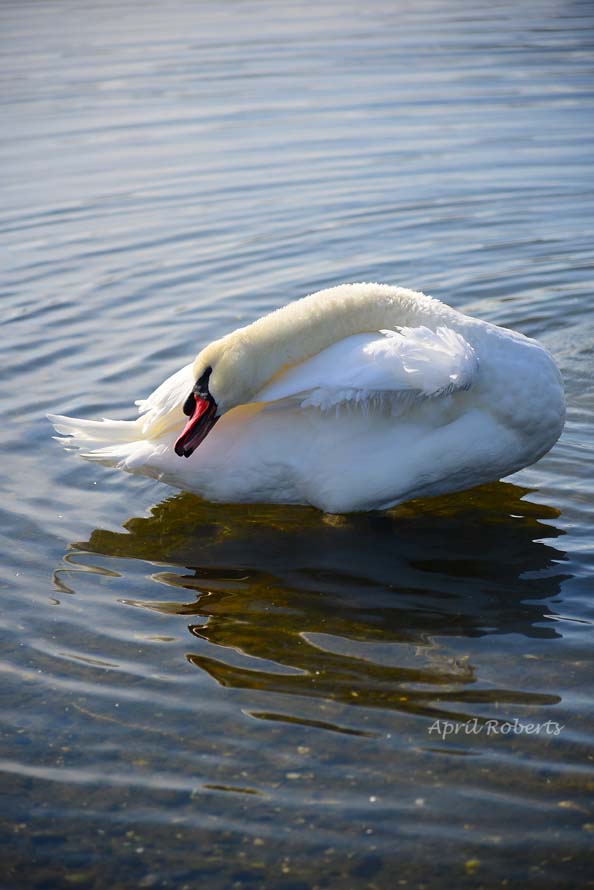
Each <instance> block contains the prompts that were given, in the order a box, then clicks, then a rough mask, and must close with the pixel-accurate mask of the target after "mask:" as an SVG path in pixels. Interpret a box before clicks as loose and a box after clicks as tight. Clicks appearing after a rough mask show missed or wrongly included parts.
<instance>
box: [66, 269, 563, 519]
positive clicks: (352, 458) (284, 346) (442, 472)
mask: <svg viewBox="0 0 594 890" xmlns="http://www.w3.org/2000/svg"><path fill="white" fill-rule="evenodd" d="M207 367H208V368H212V375H211V378H210V392H211V393H212V396H213V397H214V399H216V402H217V404H218V406H219V412H220V413H221V414H222V416H221V419H220V420H219V422H218V423H217V425H216V426H215V427H214V428H213V429H212V430H211V432H210V433H209V434H208V436H207V437H206V439H205V440H204V441H203V442H202V443H201V444H200V445H199V446H198V447H197V449H196V451H195V452H194V453H193V454H192V455H191V457H190V458H189V459H188V460H185V459H183V458H180V457H179V456H178V455H177V454H176V453H175V452H174V450H173V444H174V442H175V440H176V439H177V437H178V436H179V434H180V432H181V430H182V428H183V427H184V423H185V421H186V417H185V415H184V413H183V410H182V408H183V405H184V402H185V400H186V398H187V397H188V394H189V393H190V391H191V390H192V387H193V386H194V383H195V381H196V379H197V378H198V377H200V375H201V374H202V373H203V372H204V371H205V369H206V368H207ZM136 404H137V406H138V409H139V412H140V415H139V417H138V418H137V419H136V420H134V421H111V420H103V421H85V420H76V419H72V418H67V417H58V416H52V417H51V418H50V419H51V420H52V422H53V423H54V426H55V428H56V430H57V432H58V433H60V434H62V435H63V436H68V437H70V438H66V439H62V440H61V441H62V442H63V443H64V444H65V445H71V446H75V447H78V448H79V449H80V450H81V453H82V455H83V456H84V457H86V458H88V459H90V460H96V461H100V462H102V463H105V464H108V465H111V466H117V467H119V468H121V469H124V470H127V471H129V472H136V473H145V474H147V475H151V476H155V477H157V478H160V479H162V480H163V481H165V482H168V483H170V484H172V485H174V486H176V487H179V488H183V489H186V490H190V491H195V492H197V493H199V494H201V495H203V496H204V497H206V498H209V499H212V500H222V501H252V502H254V501H260V502H262V501H266V502H277V503H309V504H313V505H314V506H317V507H319V508H321V509H323V510H326V511H330V512H346V511H349V510H366V509H378V508H386V507H388V506H391V505H393V504H395V503H398V502H400V501H403V500H406V499H409V498H412V497H417V496H421V495H432V494H441V493H445V492H448V491H455V490H459V489H464V488H468V487H470V486H473V485H476V484H479V483H482V482H487V481H491V480H493V479H498V478H501V477H502V476H505V475H508V474H509V473H511V472H513V471H515V470H517V469H519V468H521V467H523V466H526V465H527V464H529V463H532V462H534V461H535V460H537V459H538V458H539V457H541V456H542V455H543V454H544V453H546V451H548V450H549V449H550V448H551V447H552V445H553V444H554V443H555V441H556V440H557V438H558V436H559V434H560V432H561V429H562V427H563V421H564V410H565V409H564V398H563V390H562V386H561V381H560V376H559V373H558V371H557V368H556V366H555V364H554V362H553V360H552V358H551V356H550V355H549V353H548V352H547V351H546V350H545V349H544V348H543V347H542V346H541V345H540V344H538V343H536V341H534V340H530V339H528V338H526V337H524V336H522V335H521V334H517V333H514V332H512V331H508V330H506V329H504V328H499V327H496V326H494V325H490V324H488V323H486V322H482V321H478V320H477V319H472V318H469V317H468V316H464V315H461V314H460V313H458V312H456V311H455V310H453V309H451V308H450V307H447V306H445V305H444V304H443V303H440V302H439V301H437V300H433V299H431V298H429V297H426V296H424V295H423V294H417V293H415V292H413V291H408V290H405V289H403V288H392V287H389V286H387V285H367V284H359V285H342V286H341V287H338V288H331V289H329V290H327V291H321V292H319V293H317V294H312V295H311V296H309V297H306V298H304V299H303V300H299V301H297V302H296V303H292V304H289V305H288V306H286V307H284V308H283V309H280V310H278V311H277V312H275V313H272V314H271V315H269V316H265V317H264V318H262V319H259V320H258V321H257V322H254V323H253V324H252V325H248V326H247V327H245V328H241V329H239V330H238V331H235V332H232V333H231V334H228V335H227V336H226V337H224V338H222V339H221V340H218V341H216V342H215V343H212V344H210V345H209V346H208V347H206V348H205V349H204V350H203V351H202V352H201V353H200V354H199V355H198V357H197V359H196V360H195V361H194V362H192V363H191V364H188V365H186V366H185V367H183V368H182V369H181V370H180V371H178V372H177V373H176V374H174V375H173V376H172V377H170V378H169V379H168V380H166V381H165V382H164V383H162V384H161V386H159V387H158V389H156V390H155V391H154V392H153V393H152V394H151V395H150V396H149V397H148V398H147V399H143V400H139V401H137V402H136Z"/></svg>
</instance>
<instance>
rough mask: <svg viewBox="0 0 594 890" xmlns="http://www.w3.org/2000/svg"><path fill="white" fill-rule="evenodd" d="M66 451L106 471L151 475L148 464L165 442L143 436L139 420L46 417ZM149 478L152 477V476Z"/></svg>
mask: <svg viewBox="0 0 594 890" xmlns="http://www.w3.org/2000/svg"><path fill="white" fill-rule="evenodd" d="M48 419H49V420H50V422H51V423H52V424H53V426H54V429H55V430H56V432H57V433H59V435H58V436H54V438H55V439H56V441H57V442H59V443H60V444H61V445H63V446H64V447H65V448H76V449H78V452H79V454H80V456H81V457H84V458H85V459H86V460H92V461H96V462H97V463H100V464H104V466H107V467H117V468H118V469H120V470H127V471H128V472H130V473H134V472H150V470H149V466H148V465H149V463H153V462H154V459H155V457H157V455H158V454H159V453H160V452H161V451H164V450H165V449H166V448H167V444H166V443H165V441H163V440H161V441H159V440H155V439H148V438H146V437H145V435H143V428H142V419H141V418H138V419H137V420H108V419H107V418H104V419H103V420H80V419H78V418H76V417H64V416H62V415H60V414H48ZM151 475H153V474H152V473H151Z"/></svg>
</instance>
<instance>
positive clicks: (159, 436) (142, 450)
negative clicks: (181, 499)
mask: <svg viewBox="0 0 594 890" xmlns="http://www.w3.org/2000/svg"><path fill="white" fill-rule="evenodd" d="M192 380H193V377H192V365H191V364H189V365H186V366H185V367H183V368H181V370H179V371H177V372H176V373H175V374H173V375H172V376H171V377H169V378H168V379H167V380H165V381H164V382H163V383H162V384H161V386H159V387H158V389H156V390H155V391H154V392H153V393H151V395H150V396H149V397H148V398H147V399H140V400H139V401H137V402H136V405H137V407H138V411H139V414H140V416H139V417H137V418H136V420H108V419H107V418H104V419H103V420H80V419H78V418H76V417H64V416H63V415H60V414H48V415H47V416H48V419H49V420H50V422H51V423H52V424H53V425H54V428H55V430H56V432H57V433H59V435H58V436H56V437H55V438H56V440H57V441H58V442H60V444H61V445H64V447H65V448H77V449H78V451H79V453H80V456H81V457H84V458H86V459H87V460H93V461H97V462H98V463H101V464H105V466H108V467H118V469H120V470H128V471H129V472H131V473H135V472H136V473H138V472H142V473H148V474H150V475H158V474H157V473H156V471H155V470H154V467H155V465H161V464H162V463H163V460H164V456H165V454H166V452H167V449H169V450H171V445H172V443H173V441H174V440H175V437H176V435H177V434H179V432H180V431H181V429H182V428H183V425H184V423H185V420H186V418H185V415H184V413H183V411H182V405H183V403H184V400H185V399H186V397H187V394H188V391H189V390H190V389H191V388H192Z"/></svg>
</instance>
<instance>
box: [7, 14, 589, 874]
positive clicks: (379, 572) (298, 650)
mask: <svg viewBox="0 0 594 890" xmlns="http://www.w3.org/2000/svg"><path fill="white" fill-rule="evenodd" d="M0 19H1V33H2V38H1V40H2V50H3V52H2V56H1V62H0V66H1V75H2V84H3V87H2V94H1V99H0V101H1V103H2V119H3V137H2V145H1V147H0V154H1V158H0V160H1V169H2V180H3V184H2V203H1V206H0V232H1V243H2V249H3V272H2V277H1V280H0V288H1V306H2V314H1V318H0V321H1V324H2V347H3V359H2V365H3V373H2V381H1V383H0V388H1V391H2V398H1V400H0V412H1V415H2V417H1V423H0V431H1V432H0V434H1V436H2V439H3V461H2V465H1V467H0V484H1V486H2V500H1V502H0V535H1V544H0V546H1V548H2V568H1V573H2V575H1V578H0V583H1V585H2V589H1V594H2V605H3V609H2V616H1V619H0V621H1V624H0V630H1V634H2V656H1V664H2V668H3V680H2V690H3V705H2V726H3V728H2V747H1V750H0V768H1V770H2V790H3V803H2V811H1V821H2V840H1V844H2V861H3V878H2V881H3V886H6V887H15V888H16V887H19V888H20V887H34V888H40V890H41V888H52V890H54V888H62V887H72V886H77V885H78V886H83V887H91V888H98V890H99V888H104V887H112V888H119V887H121V888H137V887H176V888H178V887H179V888H183V887H187V888H193V887H197V886H207V887H208V888H214V890H217V888H225V890H226V888H247V890H252V888H253V890H256V888H277V887H278V888H283V890H306V888H327V887H332V888H334V887H341V888H346V890H362V888H369V890H372V888H380V890H388V888H390V890H391V888H393V887H397V886H405V887H406V886H409V887H418V888H423V887H426V888H429V887H430V888H449V887H466V886H468V887H479V886H480V887H495V886H497V887H499V886H505V887H518V888H524V887H532V886H534V887H561V886H564V887H570V886H576V887H577V886H586V885H587V881H588V880H590V879H591V870H590V862H591V851H592V842H593V838H594V834H593V832H594V808H593V805H592V792H593V791H594V772H593V769H592V765H593V764H592V742H593V731H592V719H591V718H592V706H591V699H592V667H591V665H592V629H593V621H594V610H593V608H592V596H591V594H592V586H593V580H592V579H593V568H594V555H593V548H592V537H593V530H594V517H593V515H592V505H593V503H594V455H593V450H592V441H593V433H594V396H593V393H594V389H593V386H592V379H593V371H594V361H593V352H592V345H593V334H594V322H593V320H592V312H591V307H592V292H593V286H594V271H593V270H594V249H593V246H592V244H593V241H592V234H593V231H594V226H593V221H594V220H593V217H594V212H593V207H594V201H593V199H594V176H593V164H592V156H593V154H592V153H593V148H594V138H593V135H594V128H593V123H594V115H593V106H594V89H593V86H594V79H593V71H594V54H593V48H594V18H593V16H592V8H591V5H590V4H589V3H579V2H562V3H552V2H551V3H549V2H545V0H542V2H531V0H528V2H523V3H521V4H511V3H510V4H503V5H502V4H497V5H495V4H487V3H481V2H479V3H475V4H472V9H471V8H470V6H469V4H466V3H463V2H456V0H454V2H447V3H446V2H437V0H422V2H420V3H414V4H409V3H405V2H397V3H392V2H382V0H373V2H371V3H368V4H366V5H365V6H361V4H355V3H349V2H340V3H339V2H330V3H325V4H318V5H317V6H313V5H307V6H304V5H293V4H290V3H281V4H275V5H273V4H269V3H260V2H249V0H246V2H228V3H227V2H225V3H219V2H209V0H206V2H201V3H190V2H183V0H172V2H169V3H167V4H159V3H156V2H154V3H153V2H149V3H140V2H133V0H126V2H124V3H118V4H116V3H109V2H99V0H89V2H86V3H84V4H74V3H68V2H57V0H48V2H45V3H43V4H40V3H34V2H29V0H26V2H19V3H8V2H7V3H5V4H3V5H2V8H1V10H0ZM357 280H359V281H361V280H379V281H384V282H389V283H394V284H402V285H405V286H409V287H413V288H415V289H419V290H424V291H426V292H427V293H431V294H433V295H434V296H437V297H440V298H441V299H443V300H445V301H446V302H449V303H450V304H451V305H453V306H455V307H456V308H459V309H461V310H463V311H468V312H471V313H473V314H476V315H477V316H479V317H481V318H485V319H487V320H490V321H494V322H495V323H498V324H502V325H507V326H511V327H514V328H516V329H518V330H520V331H522V332H524V333H526V334H529V335H531V336H535V337H539V338H540V339H542V341H543V342H544V343H546V345H547V346H548V347H549V348H550V349H551V350H552V352H553V353H554V354H555V356H556V358H557V360H558V362H559V365H560V367H561V369H562V372H563V375H564V380H565V385H566V390H567V399H568V421H567V426H566V429H565V432H564V434H563V437H562V439H561V441H560V442H559V443H558V445H557V446H556V447H555V449H554V450H553V451H552V452H551V453H550V454H549V455H548V456H547V457H546V458H544V459H543V460H542V461H540V462H539V463H538V464H537V465H536V466H535V467H533V468H530V469H528V470H525V471H523V472H521V473H518V474H516V475H514V476H513V477H510V478H509V479H507V480H505V481H504V482H500V483H494V484H492V485H489V486H484V487H482V488H480V489H476V490H474V491H472V492H466V493H462V494H459V495H456V496H452V497H449V498H440V499H435V500H433V501H424V502H416V503H411V504H406V505H403V506H401V507H399V508H397V509H394V510H392V511H390V512H388V513H386V514H368V515H355V516H348V517H336V516H323V515H321V514H320V513H318V512H317V511H315V510H313V509H309V508H296V507H287V508H283V507H272V506H265V505H264V506H251V507H246V506H234V505H212V504H208V503H205V502H203V501H200V500H199V499H198V498H196V497H193V496H190V495H188V494H183V493H175V492H174V491H173V490H171V489H167V488H165V487H164V486H162V485H161V484H159V483H157V482H155V481H152V480H148V479H140V478H134V477H128V476H123V475H121V474H118V473H117V472H115V471H109V470H106V469H104V468H101V467H97V466H93V465H89V464H85V463H83V462H82V461H79V460H76V459H75V458H74V457H73V456H71V455H68V454H64V453H62V452H61V451H60V449H59V448H58V447H57V446H56V444H55V443H54V442H53V441H52V439H51V430H50V428H49V425H48V423H47V421H46V420H45V413H46V412H47V411H55V412H61V413H69V414H74V415H78V416H83V417H96V416H102V415H108V416H112V417H117V418H125V417H129V416H131V415H130V406H131V404H132V402H133V400H134V399H135V398H138V397H142V396H144V395H146V394H147V393H148V392H150V391H151V389H152V388H154V386H155V385H156V384H158V383H159V382H160V381H161V380H162V379H163V378H164V377H165V376H166V375H168V374H170V373H171V372H173V371H174V370H176V368H177V367H179V366H180V365H181V364H183V363H185V362H186V361H188V360H189V359H190V358H191V357H192V356H193V355H194V354H195V353H196V352H197V351H198V349H199V348H201V346H203V345H204V344H205V343H207V342H208V341H209V340H210V339H212V338H213V337H215V336H218V335H220V334H222V333H224V332H226V331H228V330H230V329H232V328H233V327H235V326H237V325H238V324H240V323H246V322H248V321H250V320H252V319H254V318H256V317H258V316H259V315H260V314H262V313H263V312H266V311H268V310H271V309H273V308H276V307H278V306H279V305H282V304H283V303H285V302H287V301H288V300H291V299H294V298H296V297H299V296H302V295H304V294H305V293H308V292H311V291H314V290H317V289H319V288H322V287H325V286H329V285H333V284H337V283H340V282H342V281H357ZM514 721H517V722H514ZM537 724H538V725H540V729H539V731H538V732H536V731H531V732H530V733H528V732H519V731H514V729H513V728H514V727H517V726H525V725H537ZM446 725H447V726H457V727H459V729H458V732H457V733H454V732H453V731H452V732H451V733H450V734H446V730H445V729H444V727H445V726H446ZM505 727H511V729H509V728H508V729H506V728H505ZM555 727H558V731H556V729H555ZM448 732H449V730H448Z"/></svg>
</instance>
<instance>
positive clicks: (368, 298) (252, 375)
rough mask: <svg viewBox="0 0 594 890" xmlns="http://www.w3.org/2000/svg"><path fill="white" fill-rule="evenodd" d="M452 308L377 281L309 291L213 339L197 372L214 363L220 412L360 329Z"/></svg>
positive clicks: (411, 321)
mask: <svg viewBox="0 0 594 890" xmlns="http://www.w3.org/2000/svg"><path fill="white" fill-rule="evenodd" d="M451 315H455V313H454V312H453V310H451V309H450V308H449V307H448V306H445V305H444V304H443V303H440V302H439V301H438V300H435V299H433V298H431V297H427V296H425V295H424V294H421V293H417V292H415V291H411V290H407V289H406V288H400V287H391V286H389V285H381V284H348V285H341V286H339V287H333V288H329V289H327V290H323V291H318V293H315V294H310V296H308V297H304V298H303V299H301V300H297V301H295V302H294V303H289V304H288V305H287V306H284V307H283V308H282V309H278V310H277V311H276V312H272V313H271V314H270V315H266V316H264V317H263V318H260V319H258V320H257V321H255V322H253V323H252V324H250V325H248V326H247V327H244V328H239V329H238V330H236V331H233V332H232V333H231V334H227V336H226V337H223V338H222V339H221V340H217V341H216V342H215V343H211V344H210V346H207V347H206V348H205V349H204V350H202V352H201V353H200V354H199V356H198V358H197V359H196V363H195V365H194V370H195V372H196V374H198V373H199V372H201V371H202V370H203V368H204V367H207V366H212V368H213V373H212V378H211V391H212V392H213V393H214V394H215V398H217V399H218V400H219V401H220V402H221V404H222V409H223V410H229V408H232V407H235V406H236V405H239V404H241V403H243V402H248V401H249V400H250V399H251V398H252V397H253V396H254V395H255V394H256V393H257V392H258V391H259V390H260V389H261V388H262V387H263V386H264V384H266V383H268V382H269V381H270V380H271V379H272V378H273V377H274V376H275V375H276V374H277V373H278V372H279V371H281V370H284V369H285V368H287V367H288V366H291V365H295V364H297V363H299V362H301V361H304V360H305V359H307V358H310V357H311V356H313V355H316V354H317V353H318V352H320V351H321V350H322V349H325V348H326V347H327V346H330V345H331V344H332V343H335V342H336V341H337V340H341V339H342V338H344V337H349V336H351V334H358V333H362V332H364V331H378V330H381V329H382V328H393V327H395V326H398V325H419V324H425V325H427V326H428V327H435V326H437V325H439V324H444V323H447V322H448V321H449V320H450V316H451Z"/></svg>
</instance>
